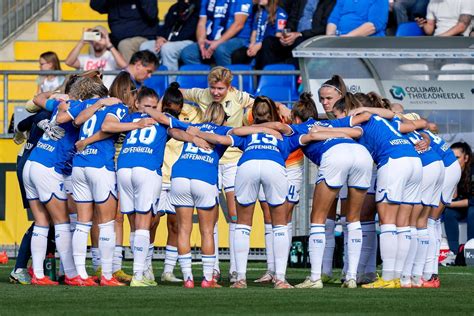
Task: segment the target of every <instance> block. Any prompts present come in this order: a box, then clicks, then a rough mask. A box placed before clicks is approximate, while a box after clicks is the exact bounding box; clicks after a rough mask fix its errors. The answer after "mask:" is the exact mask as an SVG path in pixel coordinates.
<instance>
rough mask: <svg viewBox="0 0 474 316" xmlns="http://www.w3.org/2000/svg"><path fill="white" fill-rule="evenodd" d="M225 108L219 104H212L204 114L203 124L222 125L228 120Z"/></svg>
mask: <svg viewBox="0 0 474 316" xmlns="http://www.w3.org/2000/svg"><path fill="white" fill-rule="evenodd" d="M226 116H227V115H226V113H225V111H224V107H223V106H222V104H220V103H219V102H212V103H211V104H210V105H209V106H208V107H207V109H206V111H205V112H204V117H203V119H202V121H203V123H214V124H217V125H222V124H223V123H224V121H225V120H226Z"/></svg>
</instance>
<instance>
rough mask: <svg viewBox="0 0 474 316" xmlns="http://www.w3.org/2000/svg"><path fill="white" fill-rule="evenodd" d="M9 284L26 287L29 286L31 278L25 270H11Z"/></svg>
mask: <svg viewBox="0 0 474 316" xmlns="http://www.w3.org/2000/svg"><path fill="white" fill-rule="evenodd" d="M8 279H9V280H10V283H14V284H21V285H28V284H31V276H30V275H29V274H28V271H27V270H26V269H21V268H20V269H16V270H15V269H13V271H12V272H11V273H10V276H9V277H8Z"/></svg>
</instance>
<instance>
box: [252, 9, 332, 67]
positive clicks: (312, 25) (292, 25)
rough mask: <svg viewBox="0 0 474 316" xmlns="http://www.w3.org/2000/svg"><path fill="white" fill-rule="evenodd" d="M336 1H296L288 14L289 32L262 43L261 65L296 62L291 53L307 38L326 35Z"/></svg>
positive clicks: (266, 39) (271, 37) (296, 64)
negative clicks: (329, 18)
mask: <svg viewBox="0 0 474 316" xmlns="http://www.w3.org/2000/svg"><path fill="white" fill-rule="evenodd" d="M335 4H336V0H319V1H318V0H296V1H294V3H293V6H292V7H291V11H290V12H288V22H287V26H286V28H288V29H289V32H287V33H285V34H283V35H282V36H281V37H276V36H269V37H266V38H265V39H264V40H263V43H262V52H261V54H262V64H261V65H259V67H258V68H257V69H260V68H263V67H264V66H265V65H268V64H278V63H293V64H295V66H297V67H298V61H297V60H296V59H295V58H293V56H292V54H291V51H292V50H293V48H295V47H296V46H298V45H299V44H300V43H302V42H303V41H305V40H306V39H308V38H311V37H313V36H317V35H324V34H325V33H326V24H327V20H328V17H329V15H330V14H331V11H332V9H333V7H334V5H335Z"/></svg>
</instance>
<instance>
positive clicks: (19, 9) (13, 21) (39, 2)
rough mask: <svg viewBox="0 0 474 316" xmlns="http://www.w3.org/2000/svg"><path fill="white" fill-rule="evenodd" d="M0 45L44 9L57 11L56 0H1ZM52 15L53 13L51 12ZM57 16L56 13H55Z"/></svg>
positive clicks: (38, 15) (13, 36)
mask: <svg viewBox="0 0 474 316" xmlns="http://www.w3.org/2000/svg"><path fill="white" fill-rule="evenodd" d="M0 6H1V8H0V9H1V16H2V18H1V19H0V21H1V22H0V23H1V32H0V47H3V46H4V45H5V44H6V43H7V42H8V41H9V40H11V39H13V38H15V36H16V35H17V34H18V33H19V32H21V31H22V30H23V29H24V28H25V27H27V26H28V25H29V24H30V23H31V22H32V21H34V20H35V19H36V18H38V17H40V16H41V15H42V14H43V13H44V12H45V11H46V10H48V9H50V8H53V11H54V12H57V9H58V7H59V1H58V0H1V1H0ZM53 15H54V14H53ZM56 16H57V14H56Z"/></svg>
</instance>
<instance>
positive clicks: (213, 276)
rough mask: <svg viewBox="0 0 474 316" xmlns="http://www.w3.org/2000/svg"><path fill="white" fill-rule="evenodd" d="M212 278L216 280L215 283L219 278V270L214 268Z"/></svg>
mask: <svg viewBox="0 0 474 316" xmlns="http://www.w3.org/2000/svg"><path fill="white" fill-rule="evenodd" d="M212 278H213V279H214V281H216V283H218V282H219V281H220V280H221V272H220V271H219V270H216V269H214V271H212Z"/></svg>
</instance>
